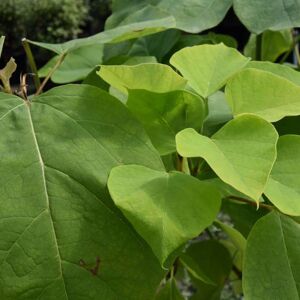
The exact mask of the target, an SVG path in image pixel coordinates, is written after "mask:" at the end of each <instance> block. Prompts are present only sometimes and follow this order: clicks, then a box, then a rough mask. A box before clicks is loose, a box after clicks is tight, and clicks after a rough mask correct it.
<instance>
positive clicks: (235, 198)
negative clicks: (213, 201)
mask: <svg viewBox="0 0 300 300" xmlns="http://www.w3.org/2000/svg"><path fill="white" fill-rule="evenodd" d="M226 198H227V199H231V200H236V201H239V202H243V203H247V204H249V205H251V206H254V207H257V203H256V202H253V201H251V200H248V199H245V198H242V197H237V196H228V197H226ZM258 206H259V207H263V208H265V209H268V210H273V209H274V206H272V205H268V204H264V203H261V202H259V203H258Z"/></svg>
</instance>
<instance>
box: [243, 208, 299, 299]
mask: <svg viewBox="0 0 300 300" xmlns="http://www.w3.org/2000/svg"><path fill="white" fill-rule="evenodd" d="M299 240H300V225H299V224H297V223H296V222H294V221H293V220H292V219H290V218H289V217H286V216H284V215H281V214H279V213H276V212H272V213H270V214H268V215H266V216H265V217H263V218H261V219H260V220H259V221H258V222H257V223H256V224H255V225H254V227H253V229H252V231H251V233H250V235H249V237H248V241H247V248H246V256H245V264H244V274H243V289H244V293H245V299H247V300H257V299H278V300H285V299H295V300H296V299H299V295H300V286H299V282H300V246H299Z"/></svg>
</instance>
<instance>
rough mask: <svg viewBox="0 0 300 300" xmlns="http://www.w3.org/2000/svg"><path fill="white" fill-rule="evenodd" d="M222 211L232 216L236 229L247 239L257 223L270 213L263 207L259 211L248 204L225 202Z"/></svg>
mask: <svg viewBox="0 0 300 300" xmlns="http://www.w3.org/2000/svg"><path fill="white" fill-rule="evenodd" d="M222 210H223V211H224V212H225V213H227V214H228V215H229V216H230V219H231V220H232V222H233V224H234V227H235V228H236V229H237V230H238V231H239V232H240V233H241V234H242V235H243V236H244V237H247V236H248V234H249V232H250V231H251V229H252V227H253V225H254V224H255V223H256V221H257V220H258V219H259V218H261V217H263V216H264V215H265V214H266V213H268V212H269V211H268V210H266V209H263V208H262V207H260V208H259V210H257V209H256V208H255V207H253V206H251V205H248V204H246V203H241V202H237V201H236V202H234V201H226V202H225V201H224V202H223V205H222Z"/></svg>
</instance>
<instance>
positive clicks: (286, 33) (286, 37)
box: [244, 29, 294, 62]
mask: <svg viewBox="0 0 300 300" xmlns="http://www.w3.org/2000/svg"><path fill="white" fill-rule="evenodd" d="M256 41H257V35H256V34H251V35H250V38H249V40H248V43H247V44H246V46H245V48H244V55H246V56H250V57H252V58H253V59H258V57H256V54H257V45H256ZM293 44H294V41H293V36H292V32H291V30H290V29H286V30H281V31H270V30H267V31H265V32H263V33H262V40H261V48H260V56H261V57H260V58H261V60H268V61H271V62H274V61H276V59H277V58H278V57H279V56H280V55H282V54H283V53H285V52H287V51H289V50H290V49H291V48H292V47H293Z"/></svg>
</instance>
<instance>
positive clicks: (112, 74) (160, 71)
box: [98, 63, 186, 93]
mask: <svg viewBox="0 0 300 300" xmlns="http://www.w3.org/2000/svg"><path fill="white" fill-rule="evenodd" d="M98 74H99V76H100V77H101V78H103V79H104V80H105V81H106V82H108V83H109V84H110V85H111V86H113V87H115V88H117V89H118V90H120V91H121V92H123V93H127V90H134V89H145V90H148V91H152V92H156V93H166V92H169V91H174V90H180V89H184V88H185V86H186V80H185V79H184V78H182V77H181V76H180V75H178V74H177V73H176V72H175V71H173V70H172V68H171V67H169V66H166V65H163V64H150V63H146V64H139V65H136V66H101V69H100V71H99V72H98Z"/></svg>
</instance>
